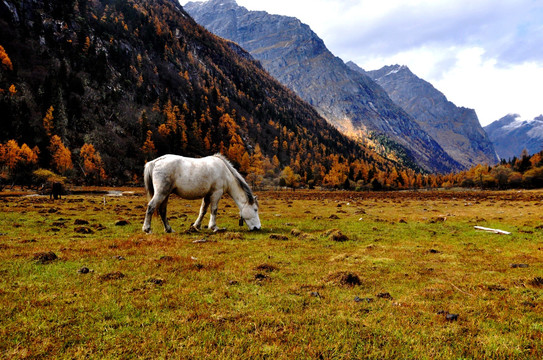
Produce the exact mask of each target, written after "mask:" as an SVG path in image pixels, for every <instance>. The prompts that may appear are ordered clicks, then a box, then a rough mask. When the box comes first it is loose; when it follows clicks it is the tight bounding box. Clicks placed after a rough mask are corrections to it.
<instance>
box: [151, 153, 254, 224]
mask: <svg viewBox="0 0 543 360" xmlns="http://www.w3.org/2000/svg"><path fill="white" fill-rule="evenodd" d="M144 181H145V190H146V191H147V196H148V197H152V198H151V201H149V204H148V206H147V212H146V214H145V221H144V222H143V227H142V230H143V231H145V232H146V233H150V232H151V218H152V217H153V214H154V212H155V210H156V209H158V213H159V214H160V217H161V218H162V222H163V223H164V230H165V231H166V232H168V233H169V232H172V231H173V230H172V227H171V226H170V224H169V223H168V218H167V217H166V209H167V206H168V197H169V196H170V194H171V193H172V192H175V193H176V194H177V195H179V196H180V197H182V198H183V199H189V200H194V199H200V198H203V200H202V206H201V207H200V215H199V216H198V218H197V219H196V221H195V222H194V224H192V226H193V227H194V228H195V229H200V225H201V223H202V219H203V217H204V215H205V213H206V211H207V208H208V207H209V205H211V218H210V219H209V229H211V230H213V231H217V230H218V229H219V228H218V227H217V224H216V222H215V221H216V217H217V208H218V204H219V200H220V198H221V196H222V195H223V194H224V193H227V194H229V195H230V196H231V197H232V199H233V200H234V202H235V203H236V205H237V206H238V208H239V210H240V221H239V222H240V226H242V225H243V221H245V223H246V224H247V226H248V227H249V230H251V231H252V230H260V227H261V225H260V218H259V217H258V202H257V200H256V196H253V193H252V191H251V189H250V188H249V185H247V183H246V182H245V180H244V179H243V177H242V176H241V175H240V174H239V173H238V172H237V171H236V169H234V167H233V166H232V164H230V162H229V161H228V160H227V159H226V158H224V157H223V156H222V155H220V154H216V155H214V156H208V157H205V158H201V159H194V158H188V157H183V156H178V155H164V156H161V157H159V158H157V159H155V160H153V161H150V162H148V163H147V164H145V170H144Z"/></svg>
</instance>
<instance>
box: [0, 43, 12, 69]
mask: <svg viewBox="0 0 543 360" xmlns="http://www.w3.org/2000/svg"><path fill="white" fill-rule="evenodd" d="M0 62H1V63H2V66H3V67H4V68H5V69H7V70H12V71H13V64H12V63H11V59H10V58H9V56H8V54H7V53H6V50H5V49H4V47H3V46H2V45H0Z"/></svg>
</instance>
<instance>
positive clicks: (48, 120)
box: [43, 106, 55, 136]
mask: <svg viewBox="0 0 543 360" xmlns="http://www.w3.org/2000/svg"><path fill="white" fill-rule="evenodd" d="M54 110H55V109H54V108H53V106H51V107H50V108H49V109H48V110H47V112H46V113H45V116H44V118H43V128H44V129H45V133H46V134H47V136H51V134H52V133H53V127H54V124H53V119H54V117H53V111H54Z"/></svg>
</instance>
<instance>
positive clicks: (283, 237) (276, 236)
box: [269, 234, 288, 241]
mask: <svg viewBox="0 0 543 360" xmlns="http://www.w3.org/2000/svg"><path fill="white" fill-rule="evenodd" d="M269 238H270V239H272V240H283V241H285V240H288V236H286V235H281V234H270V236H269Z"/></svg>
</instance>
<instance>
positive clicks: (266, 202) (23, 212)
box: [0, 189, 543, 359]
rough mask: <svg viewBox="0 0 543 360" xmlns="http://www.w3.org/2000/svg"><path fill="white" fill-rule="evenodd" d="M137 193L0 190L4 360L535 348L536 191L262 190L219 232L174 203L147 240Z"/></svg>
mask: <svg viewBox="0 0 543 360" xmlns="http://www.w3.org/2000/svg"><path fill="white" fill-rule="evenodd" d="M131 191H134V193H132V192H125V193H124V194H123V196H106V195H104V194H87V195H69V196H66V197H65V198H63V199H62V200H59V201H55V202H53V201H51V200H49V198H48V197H38V196H10V193H2V194H1V195H2V196H0V208H1V216H0V233H1V235H0V357H1V358H5V359H24V358H33V359H34V358H59V359H72V358H76V359H79V358H91V359H112V358H123V359H131V358H146V359H161V358H173V359H176V358H179V359H205V358H209V359H232V358H240V359H263V358H270V359H360V358H370V359H485V358H486V359H541V358H543V261H542V260H543V211H542V204H543V191H521V192H518V191H515V192H481V191H473V192H466V191H434V192H425V191H420V192H391V193H351V192H317V191H313V192H309V191H307V192H305V191H296V192H262V193H260V194H259V199H260V206H261V209H260V218H261V220H262V225H263V231H261V232H248V231H247V229H246V227H243V228H240V227H238V224H237V222H238V214H239V213H238V210H237V208H236V206H235V205H234V203H233V201H232V200H231V199H229V198H227V197H225V198H223V200H222V201H221V203H220V208H219V215H218V220H217V221H218V225H219V226H222V227H226V228H227V231H225V232H221V233H217V234H214V233H211V232H209V231H207V230H202V231H201V232H197V233H190V232H187V231H186V230H188V229H189V225H190V224H191V222H192V221H194V220H195V218H196V216H197V212H198V209H199V205H200V203H199V202H198V201H185V200H182V199H179V198H177V197H174V198H172V199H171V200H170V203H169V217H170V223H171V224H172V226H173V228H174V230H176V231H177V232H176V233H175V234H165V233H164V232H163V228H162V224H161V223H160V221H159V219H158V218H157V217H154V218H153V224H152V225H153V234H151V235H146V234H144V233H142V232H141V225H142V221H143V216H144V212H145V207H146V198H145V196H143V190H142V189H131ZM206 218H207V217H206ZM204 223H206V222H204ZM474 225H480V226H485V227H490V228H497V229H501V230H506V231H510V232H511V235H498V234H493V233H489V232H484V231H480V230H476V229H474Z"/></svg>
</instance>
